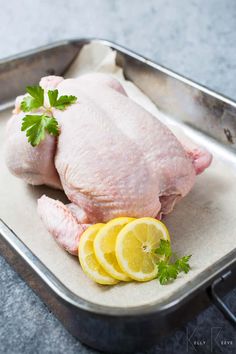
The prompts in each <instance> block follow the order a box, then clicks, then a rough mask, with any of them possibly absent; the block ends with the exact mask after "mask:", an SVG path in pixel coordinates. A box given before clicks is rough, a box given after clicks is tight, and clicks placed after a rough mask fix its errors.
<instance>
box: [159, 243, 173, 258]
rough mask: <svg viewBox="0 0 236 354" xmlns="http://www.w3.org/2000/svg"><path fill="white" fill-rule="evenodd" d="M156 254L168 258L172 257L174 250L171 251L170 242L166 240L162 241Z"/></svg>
mask: <svg viewBox="0 0 236 354" xmlns="http://www.w3.org/2000/svg"><path fill="white" fill-rule="evenodd" d="M155 253H157V254H160V255H163V256H166V257H168V258H169V257H171V255H172V250H171V245H170V242H169V241H166V240H161V241H160V246H159V248H157V249H156V250H155Z"/></svg>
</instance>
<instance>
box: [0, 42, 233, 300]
mask: <svg viewBox="0 0 236 354" xmlns="http://www.w3.org/2000/svg"><path fill="white" fill-rule="evenodd" d="M114 60H115V52H112V51H111V50H109V49H108V48H105V47H103V46H101V45H98V44H95V45H92V46H91V45H88V46H86V47H84V49H83V50H82V52H81V54H80V56H79V57H78V58H77V60H76V61H75V62H74V64H73V65H72V66H71V68H70V69H69V71H68V73H67V77H76V76H78V75H81V74H83V73H86V72H90V71H99V72H106V73H110V74H112V75H114V76H115V77H117V78H118V79H119V80H120V81H121V82H122V84H123V85H124V87H125V89H126V91H127V93H128V94H129V96H130V97H131V98H132V99H134V100H135V101H137V102H138V103H139V104H141V105H143V106H144V107H145V108H146V109H148V110H149V111H151V112H152V113H153V114H155V115H158V110H157V108H156V107H155V106H154V104H153V103H152V102H151V101H150V100H149V99H148V98H147V97H146V96H145V95H143V94H142V93H141V92H140V91H139V90H138V89H137V88H136V87H135V86H134V85H133V84H132V83H130V82H127V81H125V80H124V77H123V74H122V70H121V69H120V68H118V67H116V66H115V64H114ZM10 114H11V112H10V111H6V112H4V113H2V114H1V117H0V217H1V218H2V219H3V220H4V221H5V222H6V223H7V224H8V225H9V226H10V227H11V228H12V229H13V230H14V231H15V232H16V234H17V235H18V236H19V238H20V239H21V240H22V241H23V242H24V243H25V244H26V245H27V246H28V247H29V248H30V249H31V250H32V252H33V253H34V254H36V256H37V257H38V258H39V259H40V260H41V261H42V262H43V263H45V264H46V266H47V267H48V268H49V269H50V270H51V271H52V272H53V273H54V274H55V275H56V276H57V277H58V278H59V279H60V280H61V281H62V282H63V283H64V284H65V285H66V286H67V287H68V288H69V289H70V290H72V291H73V292H74V293H75V294H77V295H79V296H81V297H82V298H84V299H87V300H89V301H92V302H94V303H97V304H103V305H107V306H112V307H133V306H139V305H144V304H151V303H154V302H160V301H162V300H164V299H166V298H168V297H169V296H170V295H172V294H173V293H174V292H175V291H176V290H177V289H179V288H180V287H181V286H183V285H184V284H185V283H186V282H190V281H192V280H193V279H194V277H195V276H196V275H197V274H199V273H200V272H202V271H203V270H205V269H206V268H207V267H209V266H211V265H212V264H213V263H214V262H215V261H217V260H219V259H220V258H221V257H223V256H224V255H226V254H227V253H228V252H230V251H231V250H232V249H234V248H235V244H236V212H235V210H236V199H235V196H236V183H235V181H236V179H235V176H236V173H235V170H234V169H233V167H231V166H229V165H228V164H226V163H224V162H223V161H222V160H221V159H219V158H218V156H217V152H216V151H212V153H213V154H214V162H213V164H212V166H211V167H210V168H209V169H208V170H207V171H206V172H204V174H203V175H201V176H199V177H198V178H197V182H196V184H195V186H194V188H193V190H192V191H191V192H190V193H189V195H188V196H187V197H186V198H185V199H183V200H182V201H181V202H180V203H179V204H178V205H177V206H176V207H175V210H174V211H173V212H172V214H171V215H169V216H168V217H166V219H165V222H166V223H167V226H168V227H169V230H170V233H171V236H172V242H173V248H174V250H175V251H176V252H177V253H179V255H183V254H192V255H193V256H192V260H191V266H192V270H191V271H190V272H189V273H188V274H187V275H183V276H180V277H179V278H178V279H177V280H176V281H174V282H173V283H171V284H169V285H166V286H161V285H160V284H159V282H158V281H156V280H153V281H151V282H147V283H136V282H131V283H120V284H118V285H115V286H111V287H109V286H99V285H97V284H95V283H94V282H93V281H92V280H90V279H89V278H87V277H86V276H85V274H84V273H83V271H82V270H81V267H80V265H79V263H78V260H77V258H76V257H73V256H70V255H69V254H68V253H66V252H65V251H64V250H62V249H61V248H60V247H59V246H58V245H57V244H56V242H55V241H54V240H53V238H52V237H51V236H50V234H48V233H47V231H46V230H45V228H44V226H43V224H42V223H41V221H40V219H39V217H38V215H37V212H36V201H37V198H39V197H40V196H41V195H42V194H44V193H45V194H46V195H48V196H50V197H53V198H58V199H62V200H63V199H65V196H64V195H63V193H62V192H58V191H55V190H53V189H50V188H46V187H44V186H41V187H32V186H29V185H27V184H26V183H24V182H23V181H22V180H20V179H18V178H16V177H14V176H12V175H11V174H10V173H9V171H8V170H7V168H6V166H5V163H4V154H3V140H4V128H5V124H6V120H7V119H8V118H9V116H10Z"/></svg>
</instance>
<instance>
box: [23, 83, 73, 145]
mask: <svg viewBox="0 0 236 354" xmlns="http://www.w3.org/2000/svg"><path fill="white" fill-rule="evenodd" d="M26 92H27V93H28V95H27V96H25V97H24V99H23V100H22V102H21V105H20V108H21V110H22V111H23V112H31V111H34V110H37V109H40V111H41V112H42V114H27V115H26V116H24V117H23V119H22V125H21V131H25V132H26V136H27V138H28V142H29V143H30V144H31V145H32V146H37V145H39V143H40V142H41V141H42V140H44V139H45V133H46V132H48V133H49V134H51V135H53V136H58V135H59V126H58V122H57V120H56V118H55V117H54V116H53V114H52V108H56V109H59V110H61V111H63V110H65V109H66V108H68V107H69V106H70V105H72V104H73V103H75V102H76V101H77V97H76V96H71V95H70V96H67V95H63V96H60V97H58V94H59V93H58V90H49V91H48V92H47V95H48V99H49V103H50V107H46V106H45V104H44V89H43V88H42V87H40V86H28V87H27V88H26Z"/></svg>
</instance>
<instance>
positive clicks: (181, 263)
mask: <svg viewBox="0 0 236 354" xmlns="http://www.w3.org/2000/svg"><path fill="white" fill-rule="evenodd" d="M191 257H192V255H190V256H184V257H182V258H179V259H177V261H175V266H176V267H177V269H178V271H179V272H184V273H188V272H189V270H190V265H189V263H188V262H189V259H190V258H191Z"/></svg>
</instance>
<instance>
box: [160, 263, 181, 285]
mask: <svg viewBox="0 0 236 354" xmlns="http://www.w3.org/2000/svg"><path fill="white" fill-rule="evenodd" d="M177 276H178V269H177V267H176V266H175V265H174V264H169V263H168V262H166V261H160V262H159V263H158V278H159V281H160V283H161V285H164V284H166V283H168V281H170V280H172V279H176V278H177Z"/></svg>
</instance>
